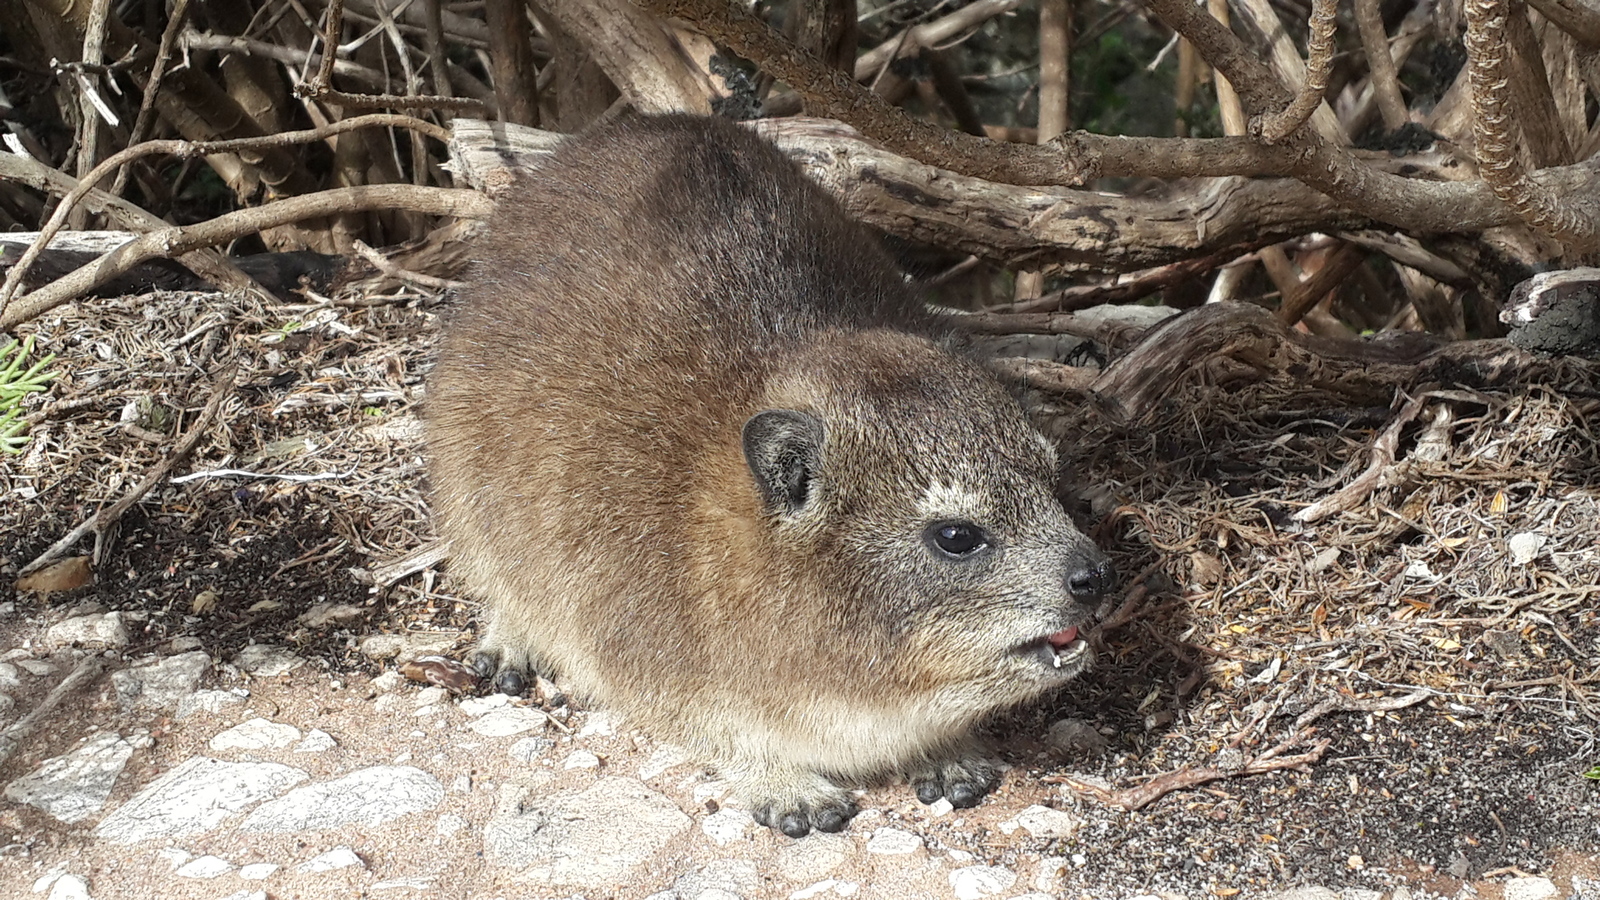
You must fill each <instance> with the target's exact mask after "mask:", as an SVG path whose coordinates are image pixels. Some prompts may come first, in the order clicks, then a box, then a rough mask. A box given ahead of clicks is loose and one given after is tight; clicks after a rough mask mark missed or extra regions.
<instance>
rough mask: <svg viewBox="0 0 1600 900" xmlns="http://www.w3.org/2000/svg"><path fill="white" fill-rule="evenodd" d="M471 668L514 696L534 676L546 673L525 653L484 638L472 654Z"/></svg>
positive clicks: (528, 683) (495, 687)
mask: <svg viewBox="0 0 1600 900" xmlns="http://www.w3.org/2000/svg"><path fill="white" fill-rule="evenodd" d="M472 668H473V669H474V670H475V671H476V672H477V673H478V677H480V678H487V679H490V680H491V681H492V682H493V683H494V689H495V690H497V691H499V692H500V693H502V694H510V695H511V696H513V697H515V696H516V695H518V694H520V693H522V692H523V691H524V690H526V689H527V687H528V685H530V684H532V683H533V680H534V678H535V677H536V676H538V675H540V674H548V675H552V676H553V674H554V673H546V672H544V670H543V669H541V668H540V667H539V666H537V665H536V664H535V663H534V662H533V660H532V659H530V658H529V657H528V655H527V654H526V653H518V652H514V651H510V650H507V649H505V648H503V647H499V646H496V645H495V644H493V643H491V642H489V641H487V640H484V641H480V642H479V643H478V649H477V651H476V652H475V653H473V654H472Z"/></svg>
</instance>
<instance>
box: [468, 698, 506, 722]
mask: <svg viewBox="0 0 1600 900" xmlns="http://www.w3.org/2000/svg"><path fill="white" fill-rule="evenodd" d="M510 702H511V698H510V697H508V696H506V695H505V694H490V695H489V696H487V697H463V698H461V700H460V701H459V702H457V703H456V708H457V709H459V710H461V711H462V712H463V713H466V714H467V716H468V717H470V718H477V717H478V716H481V715H483V714H484V713H486V712H488V711H489V710H491V709H499V708H500V707H502V706H505V705H506V704H508V703H510Z"/></svg>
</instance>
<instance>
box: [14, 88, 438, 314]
mask: <svg viewBox="0 0 1600 900" xmlns="http://www.w3.org/2000/svg"><path fill="white" fill-rule="evenodd" d="M371 127H402V128H411V129H414V130H416V131H420V132H422V133H423V134H426V135H428V136H430V137H434V138H437V139H439V140H446V139H447V138H448V133H447V132H446V131H445V130H444V129H442V128H440V127H439V126H437V125H434V124H432V123H431V122H424V121H422V120H420V119H413V118H410V117H408V116H393V115H375V116H359V117H356V118H353V119H341V120H340V121H338V122H334V123H332V124H329V125H326V126H324V127H322V128H312V129H308V130H306V131H290V132H285V133H283V134H274V135H267V136H265V137H259V138H238V139H235V140H230V141H194V142H191V141H147V142H145V143H143V144H138V145H135V146H133V147H129V148H128V149H126V150H123V151H121V152H119V153H115V154H113V155H112V156H110V157H108V158H107V159H106V160H105V161H104V162H102V163H101V164H100V165H98V166H96V167H95V168H94V170H93V171H91V172H89V174H88V177H87V178H86V179H85V180H84V181H82V182H80V183H79V184H78V186H77V187H75V188H73V189H72V190H71V191H70V192H68V193H67V195H66V196H65V197H64V198H63V199H62V201H61V204H60V205H59V206H58V207H57V208H56V211H55V213H53V214H52V215H51V216H50V221H49V222H47V223H45V226H44V227H43V228H42V229H40V232H41V234H40V236H39V239H38V240H37V241H36V242H34V245H33V246H32V247H29V248H28V251H27V252H26V253H24V254H23V256H22V259H21V260H19V261H18V262H17V264H16V265H14V266H12V267H11V271H9V272H7V273H6V280H5V284H4V286H3V287H0V318H3V316H4V313H5V309H6V305H7V303H8V302H9V300H10V299H11V297H12V296H13V295H14V294H15V292H16V289H17V285H19V284H21V283H22V279H23V277H24V276H25V275H27V274H28V268H29V267H30V266H32V265H33V262H34V260H36V259H38V257H39V254H40V253H42V252H44V249H45V248H46V247H48V246H49V245H50V239H51V238H52V237H54V236H55V234H56V232H58V231H60V230H61V227H62V225H64V224H65V222H66V219H67V215H68V214H69V213H70V212H71V211H72V210H73V209H74V208H75V207H76V206H77V204H78V201H80V200H81V199H83V197H84V195H85V194H87V193H89V192H90V191H91V190H92V189H93V188H94V185H95V183H96V182H98V181H100V180H101V179H103V178H104V177H105V176H106V175H108V174H110V173H111V172H112V171H114V170H116V169H118V168H119V167H121V166H123V165H126V164H127V163H129V162H132V161H133V160H135V159H138V158H140V157H144V156H154V155H167V154H170V155H173V156H179V157H190V156H207V155H210V154H213V153H232V152H235V151H239V150H259V149H262V148H264V147H282V146H292V145H294V144H305V143H310V142H312V141H319V140H325V139H327V138H329V137H332V136H333V135H336V134H342V133H344V132H347V131H354V130H356V129H358V128H371ZM161 224H162V225H163V226H165V225H166V223H165V222H163V223H161ZM197 274H199V273H197Z"/></svg>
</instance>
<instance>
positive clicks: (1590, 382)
mask: <svg viewBox="0 0 1600 900" xmlns="http://www.w3.org/2000/svg"><path fill="white" fill-rule="evenodd" d="M974 318H975V319H976V317H974ZM1007 318H1008V317H1007V316H1005V315H1004V314H993V315H992V316H991V317H989V318H985V319H976V324H978V327H980V328H985V329H987V330H993V331H998V330H999V329H1001V328H1005V327H1007V326H1005V325H1004V324H1003V323H1004V321H1005V319H1007ZM1014 318H1018V319H1021V317H1014ZM1070 318H1071V317H1070V316H1068V315H1066V314H1056V315H1054V316H1049V317H1047V318H1046V319H1045V320H1044V321H1046V322H1048V323H1049V324H1048V328H1049V329H1050V330H1052V331H1055V332H1057V333H1078V332H1067V331H1066V330H1067V329H1068V328H1069V327H1078V326H1073V325H1070V324H1069V323H1068V320H1070ZM1023 321H1027V320H1023ZM1082 327H1083V328H1084V330H1086V331H1088V330H1092V329H1094V328H1098V327H1099V326H1082ZM1021 330H1025V328H1021V327H1013V328H1010V331H1011V332H1012V333H1015V332H1016V331H1021ZM1051 365H1053V364H1051V363H1040V364H1038V366H1037V367H1036V372H1035V376H1034V377H1035V379H1036V382H1035V383H1037V384H1040V385H1044V384H1048V383H1050V382H1051V380H1052V377H1051V376H1048V375H1046V374H1044V372H1043V368H1044V367H1049V366H1051ZM1062 368H1070V367H1062ZM1270 378H1286V379H1289V380H1290V381H1291V382H1292V383H1294V384H1295V385H1297V386H1298V387H1299V388H1301V389H1305V390H1316V391H1321V392H1325V393H1327V394H1331V395H1333V396H1335V397H1338V398H1340V399H1341V400H1342V401H1344V402H1348V403H1351V404H1354V405H1359V406H1371V405H1375V404H1387V403H1388V402H1389V399H1390V398H1391V397H1392V396H1393V394H1394V391H1395V390H1396V389H1397V388H1399V389H1403V390H1409V389H1415V388H1420V387H1421V386H1424V385H1428V384H1444V385H1464V386H1469V387H1479V388H1486V387H1495V386H1504V385H1509V384H1535V383H1546V384H1561V385H1565V386H1567V388H1568V389H1569V390H1574V391H1592V390H1595V389H1596V388H1597V387H1600V363H1595V362H1591V361H1589V360H1583V359H1578V358H1575V357H1560V358H1554V359H1551V358H1546V357H1540V356H1536V355H1534V354H1532V353H1529V352H1527V351H1524V350H1522V349H1520V348H1518V347H1516V346H1514V345H1512V344H1511V343H1510V342H1508V341H1504V340H1483V341H1456V342H1453V343H1441V342H1440V341H1437V340H1435V339H1432V338H1429V337H1428V336H1426V335H1421V334H1414V333H1397V334H1394V335H1393V336H1392V337H1388V338H1386V339H1383V340H1373V341H1359V340H1340V339H1334V338H1325V337H1319V336H1315V335H1309V334H1305V333H1303V332H1299V331H1295V330H1293V329H1291V328H1288V327H1287V326H1285V325H1284V324H1283V323H1282V322H1281V321H1280V320H1278V319H1277V318H1276V317H1274V316H1273V315H1272V314H1271V313H1268V312H1267V311H1265V310H1263V309H1261V308H1259V307H1256V306H1252V305H1250V304H1247V303H1214V304H1208V305H1206V306H1202V307H1199V308H1197V309H1193V310H1189V311H1188V312H1185V313H1182V314H1180V315H1177V316H1173V317H1172V318H1170V319H1168V320H1167V321H1165V322H1163V323H1161V324H1159V325H1156V326H1155V327H1153V328H1151V329H1149V330H1148V331H1147V332H1146V333H1145V334H1144V335H1143V336H1142V337H1141V338H1140V340H1139V342H1138V344H1137V345H1135V346H1134V347H1132V348H1131V349H1130V350H1128V351H1127V352H1126V353H1124V354H1122V355H1121V356H1119V357H1117V358H1116V359H1115V360H1114V361H1113V362H1112V363H1111V365H1110V366H1109V367H1107V368H1106V370H1105V371H1104V372H1103V373H1101V374H1100V375H1099V377H1097V378H1096V379H1095V380H1094V382H1093V383H1092V384H1091V385H1090V386H1089V388H1088V393H1089V395H1091V396H1092V397H1093V398H1094V399H1095V400H1096V401H1097V403H1098V404H1099V405H1100V406H1101V407H1102V409H1103V411H1104V412H1105V413H1106V414H1108V415H1110V416H1112V417H1113V418H1115V419H1120V420H1123V421H1134V420H1138V419H1140V418H1142V417H1144V416H1146V415H1148V414H1150V413H1151V412H1153V411H1154V410H1155V409H1157V408H1158V407H1159V405H1160V403H1161V401H1162V399H1163V398H1164V397H1166V396H1167V395H1168V394H1170V393H1172V392H1174V391H1177V390H1178V389H1180V388H1182V387H1189V386H1193V385H1196V384H1212V385H1221V386H1227V385H1231V384H1238V383H1246V382H1258V381H1264V380H1267V379H1270ZM1055 380H1057V381H1059V382H1061V383H1075V382H1076V381H1077V376H1076V375H1075V374H1071V373H1062V374H1061V375H1060V376H1059V377H1057V378H1055Z"/></svg>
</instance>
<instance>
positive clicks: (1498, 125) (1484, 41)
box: [1466, 0, 1600, 249]
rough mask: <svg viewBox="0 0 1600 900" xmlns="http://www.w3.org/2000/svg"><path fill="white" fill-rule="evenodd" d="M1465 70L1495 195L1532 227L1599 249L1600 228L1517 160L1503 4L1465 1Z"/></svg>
mask: <svg viewBox="0 0 1600 900" xmlns="http://www.w3.org/2000/svg"><path fill="white" fill-rule="evenodd" d="M1466 13H1467V37H1466V45H1467V58H1468V62H1467V66H1468V72H1469V75H1470V77H1471V81H1472V105H1473V107H1474V109H1475V112H1476V114H1475V115H1474V116H1473V118H1472V129H1473V135H1474V137H1475V138H1476V141H1477V146H1476V150H1477V155H1478V163H1479V170H1480V172H1481V173H1482V175H1483V180H1484V181H1486V182H1488V184H1489V187H1490V189H1491V190H1493V191H1494V195H1495V196H1496V197H1498V198H1500V200H1501V201H1502V202H1504V203H1505V204H1506V205H1507V206H1510V207H1511V208H1512V209H1514V210H1516V212H1517V215H1518V216H1520V217H1521V218H1522V220H1523V221H1525V222H1527V223H1528V224H1529V225H1530V226H1532V227H1533V228H1535V229H1537V230H1539V231H1543V232H1545V233H1546V234H1549V235H1552V236H1554V237H1556V238H1558V239H1560V240H1562V241H1565V242H1567V243H1570V244H1572V245H1574V246H1575V247H1576V248H1580V249H1592V248H1594V247H1596V246H1600V223H1597V222H1596V220H1595V216H1594V215H1593V214H1592V213H1588V212H1582V211H1579V210H1578V209H1576V208H1574V207H1573V206H1572V205H1571V204H1570V203H1566V202H1563V200H1562V199H1561V197H1560V196H1559V195H1557V194H1554V193H1551V192H1550V191H1547V190H1544V189H1542V188H1541V187H1540V186H1539V185H1537V184H1536V183H1534V182H1533V181H1532V180H1531V179H1529V177H1528V173H1527V171H1526V170H1525V169H1523V167H1522V162H1521V160H1519V159H1518V158H1517V144H1518V135H1517V127H1516V120H1515V119H1514V118H1513V114H1512V112H1511V109H1510V105H1509V104H1508V103H1507V102H1506V100H1507V83H1508V77H1507V75H1506V55H1507V53H1508V52H1509V51H1508V48H1507V46H1506V34H1505V32H1506V20H1507V12H1506V3H1505V0H1467V3H1466Z"/></svg>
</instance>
